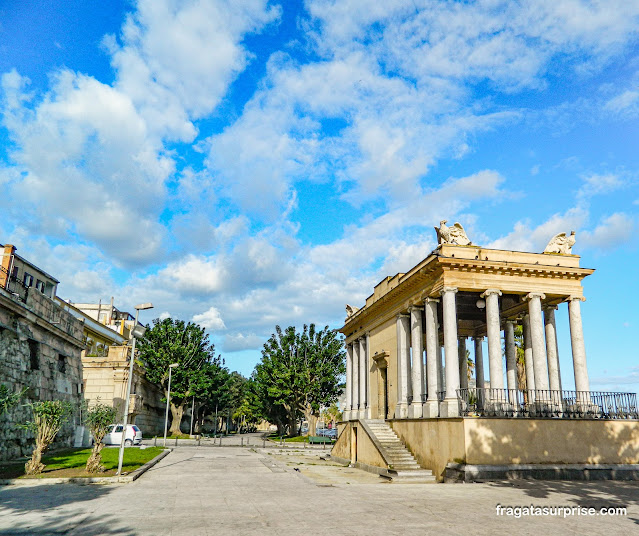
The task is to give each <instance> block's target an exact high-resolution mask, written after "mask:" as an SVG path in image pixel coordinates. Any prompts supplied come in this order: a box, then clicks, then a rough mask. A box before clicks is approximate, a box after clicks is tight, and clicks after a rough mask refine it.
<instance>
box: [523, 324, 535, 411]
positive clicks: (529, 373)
mask: <svg viewBox="0 0 639 536" xmlns="http://www.w3.org/2000/svg"><path fill="white" fill-rule="evenodd" d="M522 325H523V328H524V329H523V332H524V364H525V367H526V390H527V391H528V397H530V398H534V392H535V369H534V368H533V351H532V336H531V334H530V316H528V315H527V314H525V315H524V316H523V318H522ZM529 402H532V400H529Z"/></svg>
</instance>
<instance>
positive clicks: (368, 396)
mask: <svg viewBox="0 0 639 536" xmlns="http://www.w3.org/2000/svg"><path fill="white" fill-rule="evenodd" d="M370 341H371V334H370V333H366V418H367V419H371V418H372V412H373V409H372V407H371V346H370Z"/></svg>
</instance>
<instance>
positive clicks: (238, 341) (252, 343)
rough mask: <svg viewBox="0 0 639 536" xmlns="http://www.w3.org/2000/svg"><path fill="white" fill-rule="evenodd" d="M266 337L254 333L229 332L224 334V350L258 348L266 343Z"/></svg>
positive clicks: (233, 350)
mask: <svg viewBox="0 0 639 536" xmlns="http://www.w3.org/2000/svg"><path fill="white" fill-rule="evenodd" d="M264 341H265V339H264V338H263V337H260V336H258V335H254V334H247V335H245V334H243V333H234V334H232V333H229V334H227V335H225V336H224V342H223V343H222V351H223V352H238V351H240V350H257V349H258V348H260V347H261V346H262V345H263V344H264Z"/></svg>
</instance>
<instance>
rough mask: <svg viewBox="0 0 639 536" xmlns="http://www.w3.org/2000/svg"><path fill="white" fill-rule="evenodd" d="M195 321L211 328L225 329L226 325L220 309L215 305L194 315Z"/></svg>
mask: <svg viewBox="0 0 639 536" xmlns="http://www.w3.org/2000/svg"><path fill="white" fill-rule="evenodd" d="M193 322H196V323H198V324H200V325H201V326H203V327H205V328H206V329H210V330H224V329H226V325H225V324H224V320H222V317H221V316H220V311H218V310H217V309H216V308H215V307H210V308H209V309H208V311H204V312H203V313H201V314H197V315H193Z"/></svg>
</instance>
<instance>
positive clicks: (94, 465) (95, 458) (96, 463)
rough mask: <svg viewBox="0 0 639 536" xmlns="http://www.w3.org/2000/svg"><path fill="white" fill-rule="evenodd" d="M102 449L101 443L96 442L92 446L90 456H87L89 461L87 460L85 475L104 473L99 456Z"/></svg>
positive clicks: (100, 456)
mask: <svg viewBox="0 0 639 536" xmlns="http://www.w3.org/2000/svg"><path fill="white" fill-rule="evenodd" d="M103 447H104V445H103V444H102V442H96V443H94V444H93V449H92V450H91V456H89V459H88V460H87V466H86V472H87V473H103V472H104V471H106V469H105V467H104V465H102V455H101V454H100V451H101V450H102V448H103Z"/></svg>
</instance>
